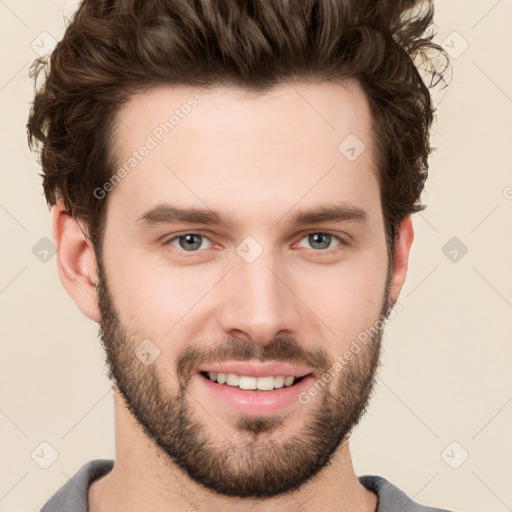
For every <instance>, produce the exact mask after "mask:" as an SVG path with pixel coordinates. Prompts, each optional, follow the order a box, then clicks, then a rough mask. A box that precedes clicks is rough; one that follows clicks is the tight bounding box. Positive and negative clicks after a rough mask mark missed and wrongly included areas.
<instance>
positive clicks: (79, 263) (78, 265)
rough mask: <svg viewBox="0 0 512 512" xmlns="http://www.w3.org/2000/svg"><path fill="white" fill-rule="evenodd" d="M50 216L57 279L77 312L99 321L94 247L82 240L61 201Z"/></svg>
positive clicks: (79, 229) (76, 223)
mask: <svg viewBox="0 0 512 512" xmlns="http://www.w3.org/2000/svg"><path fill="white" fill-rule="evenodd" d="M51 215H52V234H53V241H54V242H55V245H56V246H57V267H58V270H59V277H60V280H61V282H62V284H63V286H64V288H65V289H66V291H67V292H68V293H69V295H70V296H71V298H72V299H73V300H74V301H75V303H76V305H77V306H78V307H79V308H80V311H81V312H82V313H83V314H84V315H85V316H87V317H88V318H90V319H91V320H94V321H95V322H99V320H100V310H99V308H98V300H97V295H96V288H95V285H96V283H97V279H98V278H97V273H96V256H95V254H94V249H93V247H92V245H91V243H90V242H89V241H88V240H87V239H86V237H85V235H84V232H83V231H82V226H81V224H79V221H77V220H76V219H74V218H73V217H72V216H71V214H70V213H69V212H68V211H67V210H66V209H65V208H64V205H63V203H62V200H59V201H58V202H57V204H56V205H55V206H53V207H52V212H51Z"/></svg>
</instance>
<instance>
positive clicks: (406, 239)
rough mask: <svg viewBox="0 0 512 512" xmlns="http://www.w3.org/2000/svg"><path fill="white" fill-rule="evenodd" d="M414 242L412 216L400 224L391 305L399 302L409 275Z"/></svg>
mask: <svg viewBox="0 0 512 512" xmlns="http://www.w3.org/2000/svg"><path fill="white" fill-rule="evenodd" d="M413 240H414V230H413V227H412V220H411V216H410V215H408V216H407V217H405V219H403V220H402V222H401V223H400V226H399V229H398V233H397V237H396V242H395V250H394V256H393V263H392V270H393V277H392V280H391V286H390V292H389V300H390V303H391V304H395V302H396V301H397V300H398V297H399V295H400V292H401V290H402V287H403V285H404V282H405V277H406V275H407V265H408V262H409V252H410V250H411V245H412V242H413Z"/></svg>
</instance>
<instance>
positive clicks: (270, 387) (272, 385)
mask: <svg viewBox="0 0 512 512" xmlns="http://www.w3.org/2000/svg"><path fill="white" fill-rule="evenodd" d="M199 374H200V375H201V376H202V377H204V378H205V379H207V380H209V381H211V382H214V383H216V384H219V385H221V386H230V387H233V388H237V389H240V390H244V391H263V392H271V391H274V390H276V389H282V388H289V387H292V386H295V385H297V384H298V383H299V382H301V381H302V380H303V379H305V378H307V377H308V376H310V375H312V374H311V373H308V374H306V375H302V376H299V377H297V376H294V375H277V376H273V375H266V376H260V377H254V376H250V375H238V374H236V373H222V372H207V371H200V372H199Z"/></svg>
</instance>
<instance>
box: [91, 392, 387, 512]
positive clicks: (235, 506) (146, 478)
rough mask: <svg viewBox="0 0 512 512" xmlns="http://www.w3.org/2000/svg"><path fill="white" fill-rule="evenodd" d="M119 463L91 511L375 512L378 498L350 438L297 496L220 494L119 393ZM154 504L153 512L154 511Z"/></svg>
mask: <svg viewBox="0 0 512 512" xmlns="http://www.w3.org/2000/svg"><path fill="white" fill-rule="evenodd" d="M115 418H116V458H115V464H114V467H113V469H112V471H110V472H109V473H107V474H106V475H105V476H104V477H103V478H101V479H99V480H96V481H95V482H93V483H92V484H91V487H90V489H89V510H90V511H91V512H121V511H123V512H135V511H137V512H138V511H140V510H148V511H150V512H164V511H165V512H175V511H176V512H178V511H181V512H183V511H190V512H194V511H195V512H198V511H200V510H226V511H230V510H233V511H234V510H236V511H237V512H246V511H249V510H251V512H277V511H279V512H292V511H293V512H296V511H298V510H308V512H316V511H320V510H321V511H322V512H335V511H336V512H349V511H351V512H374V511H375V509H376V506H377V496H376V494H375V493H373V492H372V491H369V490H368V489H366V488H365V487H364V486H363V485H362V484H361V483H360V482H359V480H358V478H357V476H356V474H355V473H354V469H353V465H352V460H351V456H350V449H349V441H348V439H345V441H343V443H342V444H341V445H340V447H339V448H338V450H337V451H336V453H335V454H334V456H333V458H332V460H331V463H330V464H328V465H327V467H325V468H324V469H323V470H322V471H321V472H320V473H319V474H318V475H316V476H315V477H314V478H313V479H311V480H310V481H309V482H307V483H306V484H304V485H303V486H302V487H300V488H299V489H297V490H296V491H293V492H290V493H287V494H286V495H282V496H276V497H273V498H265V499H254V498H251V499H243V498H236V497H227V496H221V495H218V494H216V493H214V492H212V491H210V490H209V489H206V488H204V487H202V486H201V485H199V484H197V483H196V482H194V481H193V480H191V479H190V478H189V477H188V475H186V474H185V473H184V472H183V471H182V470H181V469H180V468H179V467H177V466H176V465H175V464H174V463H173V461H172V460H170V459H169V457H167V455H165V454H164V453H163V452H162V451H161V450H160V449H159V447H158V446H157V445H156V444H155V443H153V442H152V441H151V440H150V439H148V437H147V436H146V435H145V434H144V432H143V431H142V429H141V427H140V425H138V423H137V422H136V421H135V419H134V418H133V416H132V415H131V413H130V412H129V410H128V409H127V408H126V406H125V405H124V402H123V400H122V399H121V398H120V396H119V395H118V393H116V394H115ZM148 504H150V507H149V506H148Z"/></svg>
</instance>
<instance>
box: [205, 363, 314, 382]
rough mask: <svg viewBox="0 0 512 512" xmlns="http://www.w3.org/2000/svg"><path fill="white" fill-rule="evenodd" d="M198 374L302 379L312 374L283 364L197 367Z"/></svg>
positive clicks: (303, 369) (236, 364)
mask: <svg viewBox="0 0 512 512" xmlns="http://www.w3.org/2000/svg"><path fill="white" fill-rule="evenodd" d="M197 371H198V372H217V373H235V374H237V375H246V376H248V377H265V376H274V377H279V376H284V377H289V376H293V377H297V378H298V377H303V376H304V375H309V374H310V373H312V372H313V370H312V369H311V368H304V367H301V366H294V365H290V364H283V363H237V362H231V363H216V364H205V365H201V366H198V367H197Z"/></svg>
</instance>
